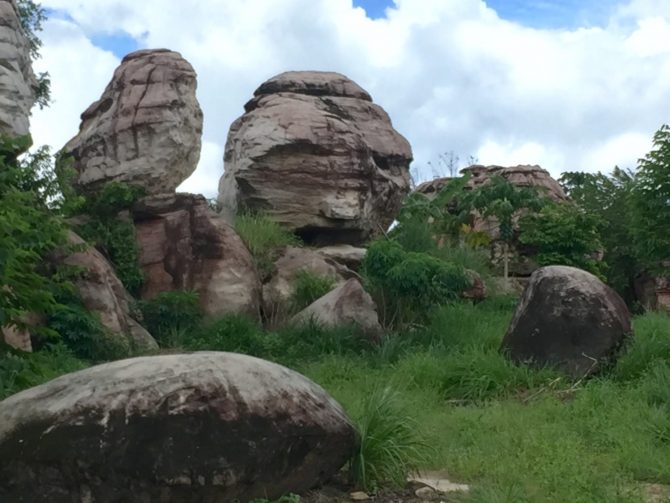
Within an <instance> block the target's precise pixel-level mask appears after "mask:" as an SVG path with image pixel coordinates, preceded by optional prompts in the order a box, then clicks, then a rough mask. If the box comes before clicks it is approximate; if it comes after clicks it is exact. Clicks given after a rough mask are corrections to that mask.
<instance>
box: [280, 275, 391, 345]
mask: <svg viewBox="0 0 670 503" xmlns="http://www.w3.org/2000/svg"><path fill="white" fill-rule="evenodd" d="M293 322H294V323H309V322H314V323H317V324H319V325H323V326H326V327H341V326H343V325H344V326H346V325H354V326H357V327H359V328H360V329H362V330H363V331H364V332H365V333H366V334H368V335H370V336H372V337H374V338H377V337H379V336H381V333H382V327H381V325H380V324H379V318H378V316H377V306H376V305H375V303H374V301H373V300H372V297H370V295H369V294H368V293H367V292H366V291H365V290H364V289H363V287H362V286H361V284H360V282H359V281H358V280H357V279H354V278H352V279H350V280H348V281H346V282H345V283H343V284H342V285H340V286H338V287H337V288H335V289H334V290H332V291H331V292H329V293H327V294H326V295H324V296H323V297H321V298H320V299H317V300H316V301H315V302H313V303H312V304H310V305H309V306H307V307H306V308H305V309H303V310H302V311H300V312H299V313H298V314H297V315H295V316H294V317H293Z"/></svg>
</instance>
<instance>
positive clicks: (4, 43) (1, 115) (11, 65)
mask: <svg viewBox="0 0 670 503" xmlns="http://www.w3.org/2000/svg"><path fill="white" fill-rule="evenodd" d="M36 88H37V80H36V79H35V74H34V73H33V69H32V65H31V61H30V45H29V43H28V39H27V38H26V37H25V35H24V34H23V30H22V29H21V23H20V22H19V18H18V14H17V7H16V1H15V0H0V134H5V135H9V136H23V135H27V134H28V133H29V132H30V131H29V128H30V121H29V117H30V109H31V108H32V106H33V104H34V103H35V93H36Z"/></svg>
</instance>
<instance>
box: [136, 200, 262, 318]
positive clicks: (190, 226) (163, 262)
mask: <svg viewBox="0 0 670 503" xmlns="http://www.w3.org/2000/svg"><path fill="white" fill-rule="evenodd" d="M132 214H133V219H134V221H135V234H136V237H137V242H138V245H139V248H140V266H141V267H142V270H143V272H144V286H143V290H142V297H143V298H145V299H150V298H152V297H154V296H156V295H157V294H159V293H161V292H168V291H172V290H192V291H194V292H196V293H197V294H198V295H199V298H200V306H201V308H202V310H203V312H204V313H205V314H207V315H213V316H221V315H224V314H232V313H243V314H247V315H249V316H251V317H253V318H258V317H259V316H260V303H261V285H260V280H259V278H258V273H257V272H256V267H255V265H254V261H253V258H252V256H251V254H250V253H249V251H248V250H247V248H246V247H245V246H244V243H243V242H242V239H241V238H240V237H239V236H238V235H237V233H236V232H235V230H234V229H233V228H232V227H231V226H230V225H228V224H227V223H226V222H225V221H224V220H223V219H222V218H221V217H220V216H219V215H217V214H216V213H214V212H213V211H212V210H211V209H210V208H209V206H208V204H207V200H206V199H205V198H204V197H203V196H200V195H194V194H163V195H160V196H150V197H145V198H143V199H141V200H140V201H138V202H137V203H136V204H135V206H134V207H133V211H132Z"/></svg>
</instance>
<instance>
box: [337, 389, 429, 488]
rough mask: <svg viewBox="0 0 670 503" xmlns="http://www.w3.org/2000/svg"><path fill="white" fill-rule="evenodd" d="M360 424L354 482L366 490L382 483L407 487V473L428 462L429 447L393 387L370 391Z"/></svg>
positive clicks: (351, 464)
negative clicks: (399, 401) (427, 451)
mask: <svg viewBox="0 0 670 503" xmlns="http://www.w3.org/2000/svg"><path fill="white" fill-rule="evenodd" d="M356 424H357V429H358V432H359V435H360V445H359V447H358V449H357V451H356V452H355V453H354V455H353V457H352V460H351V463H350V473H351V477H352V479H353V481H354V482H355V483H356V484H357V485H359V486H360V487H362V488H363V489H364V490H366V491H369V490H373V489H376V488H377V487H378V485H379V484H381V483H382V482H390V483H392V484H394V485H395V486H397V487H403V486H404V485H405V482H406V479H407V475H408V474H409V473H410V472H412V471H415V470H417V469H418V468H419V466H420V465H421V464H422V463H423V462H424V461H425V457H426V456H425V451H426V450H427V447H428V446H427V445H426V443H425V442H423V441H422V440H421V439H420V437H419V434H418V433H417V426H418V425H417V424H416V422H415V421H414V420H413V419H412V418H411V417H410V416H409V415H408V414H406V413H405V412H404V411H403V410H402V409H401V407H400V406H399V404H398V396H397V394H396V393H394V392H393V391H392V390H391V388H389V387H385V388H381V389H378V390H375V391H374V392H372V393H371V394H369V395H368V396H367V397H366V398H365V399H364V403H363V407H362V412H361V414H360V417H359V418H358V420H357V421H356Z"/></svg>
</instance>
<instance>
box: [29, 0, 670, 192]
mask: <svg viewBox="0 0 670 503" xmlns="http://www.w3.org/2000/svg"><path fill="white" fill-rule="evenodd" d="M41 3H42V5H43V6H44V7H45V8H46V9H47V13H48V15H49V20H48V21H47V22H46V23H45V24H44V31H43V32H42V33H41V38H42V40H43V43H44V45H43V47H42V51H41V52H42V57H41V59H39V60H38V61H37V62H36V63H35V67H36V70H37V71H48V72H49V73H50V75H51V81H52V97H53V103H52V105H51V106H50V107H49V108H47V109H44V110H41V111H40V110H37V109H36V110H34V111H33V117H32V120H31V124H32V132H33V138H34V142H35V144H36V145H44V144H46V145H50V146H51V147H52V149H53V150H58V149H60V148H61V147H62V146H63V145H64V144H65V143H66V142H67V141H68V140H69V139H70V138H71V137H73V136H74V135H75V134H76V133H77V130H78V128H79V123H80V119H79V116H80V114H81V112H83V111H84V110H85V109H86V108H87V107H88V106H89V105H90V104H91V103H92V102H93V101H95V100H97V99H98V98H99V97H100V95H101V94H102V91H103V90H104V88H105V86H106V85H107V84H108V82H109V80H110V78H111V76H112V73H113V71H114V69H115V68H116V67H117V66H118V65H119V63H120V61H121V58H122V57H123V56H124V55H125V54H127V53H128V52H131V51H133V50H136V49H141V48H159V47H165V48H169V49H172V50H175V51H178V52H180V53H181V54H182V55H183V56H184V57H185V58H186V59H187V60H188V61H189V62H190V63H191V64H192V65H193V67H194V68H195V70H196V72H197V74H198V90H197V95H198V99H199V101H200V104H201V106H202V109H203V112H204V131H203V148H202V153H201V159H200V163H199V165H198V168H197V170H196V172H195V173H194V174H193V175H192V176H191V177H190V178H189V179H188V180H187V181H186V182H184V184H182V185H181V187H180V190H183V191H190V192H196V193H202V194H205V195H206V196H208V197H214V196H215V195H216V192H217V187H218V180H219V178H220V176H221V175H222V173H223V169H224V166H223V148H224V145H225V141H226V136H227V134H228V129H229V127H230V124H231V123H232V122H233V121H234V120H235V119H236V118H237V117H238V116H240V115H241V114H242V112H243V105H244V103H246V101H247V100H248V99H249V98H250V97H251V96H252V95H253V92H254V90H255V89H256V88H257V87H258V86H259V85H260V84H261V83H262V82H263V81H265V80H267V79H268V78H270V77H272V76H273V75H276V74H278V73H281V72H283V71H288V70H329V71H336V72H340V73H343V74H345V75H347V76H348V77H350V78H351V79H353V80H354V81H356V82H357V83H358V84H360V85H361V86H362V87H363V88H364V89H366V90H367V91H368V92H370V94H371V95H372V97H373V99H374V101H375V102H376V103H378V104H379V105H381V106H382V107H383V108H384V109H385V110H386V111H387V112H388V113H389V115H390V117H391V120H392V121H393V125H394V127H395V128H396V129H397V130H398V131H399V132H400V133H401V134H403V135H404V136H405V137H406V138H407V139H408V140H409V142H410V144H411V145H412V149H413V152H414V162H413V163H412V173H413V175H414V177H415V178H416V179H417V181H425V180H428V179H431V178H433V177H434V176H440V175H441V176H444V175H446V174H447V170H446V167H445V166H444V165H442V164H441V163H440V157H441V155H442V154H444V153H446V152H454V153H455V154H456V155H458V156H459V157H460V159H461V161H460V163H461V167H464V165H465V163H466V160H467V159H468V158H470V157H474V158H475V159H476V160H478V161H479V162H480V163H482V164H498V165H516V164H539V165H541V166H542V167H544V168H545V169H547V170H549V172H550V173H551V174H552V175H553V176H555V177H558V176H559V175H560V173H562V172H564V171H591V172H593V171H604V172H607V171H610V170H611V169H612V168H613V167H614V166H615V165H618V166H621V167H629V168H634V167H635V165H636V161H637V159H638V158H640V157H642V156H644V155H645V153H646V152H648V151H649V149H650V148H651V138H652V136H653V134H654V132H655V131H656V130H657V129H658V128H659V127H660V126H661V125H662V124H664V123H670V0H486V1H485V0H353V1H352V0H142V1H141V2H138V1H137V0H95V1H91V0H41Z"/></svg>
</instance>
